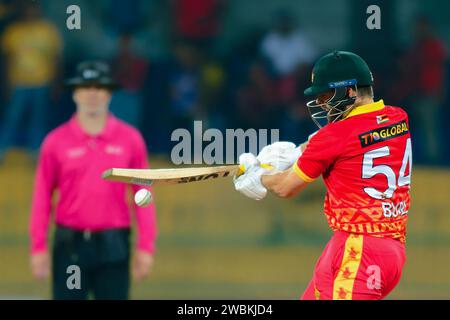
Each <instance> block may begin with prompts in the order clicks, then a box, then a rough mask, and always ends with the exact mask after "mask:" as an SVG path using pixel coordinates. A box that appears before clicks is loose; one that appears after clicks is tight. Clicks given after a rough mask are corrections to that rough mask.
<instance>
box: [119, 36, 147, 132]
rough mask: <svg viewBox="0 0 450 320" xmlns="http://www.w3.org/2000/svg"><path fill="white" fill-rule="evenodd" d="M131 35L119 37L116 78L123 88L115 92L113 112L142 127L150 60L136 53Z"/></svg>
mask: <svg viewBox="0 0 450 320" xmlns="http://www.w3.org/2000/svg"><path fill="white" fill-rule="evenodd" d="M131 41H132V38H131V35H130V34H122V35H121V37H120V38H119V53H118V55H117V57H116V58H115V59H114V61H113V64H112V65H113V66H114V67H113V69H114V74H115V78H116V79H117V81H118V82H119V84H120V86H121V89H120V90H118V91H116V92H115V93H114V94H113V98H112V101H111V106H110V108H111V112H112V113H113V114H114V115H115V116H117V117H118V118H120V119H122V120H124V121H126V122H128V123H129V124H131V125H133V126H136V127H140V125H141V123H139V120H140V119H141V115H142V97H141V89H142V88H143V85H144V81H145V78H146V76H147V70H148V61H147V60H145V59H144V58H141V57H139V56H137V55H136V54H134V52H133V50H132V48H131Z"/></svg>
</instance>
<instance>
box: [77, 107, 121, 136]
mask: <svg viewBox="0 0 450 320" xmlns="http://www.w3.org/2000/svg"><path fill="white" fill-rule="evenodd" d="M69 125H70V127H71V128H72V131H73V132H74V133H75V134H76V135H77V136H78V137H81V138H86V139H87V138H104V139H109V138H111V136H112V135H113V132H114V129H115V128H116V125H117V118H116V117H115V116H114V115H113V114H112V113H109V114H108V117H107V119H106V123H105V127H104V128H103V130H102V132H100V133H99V134H98V135H96V136H92V135H89V134H88V133H86V132H85V131H84V130H83V129H82V128H81V125H80V124H79V123H78V120H77V118H76V115H75V114H74V115H73V116H72V118H71V119H70V120H69Z"/></svg>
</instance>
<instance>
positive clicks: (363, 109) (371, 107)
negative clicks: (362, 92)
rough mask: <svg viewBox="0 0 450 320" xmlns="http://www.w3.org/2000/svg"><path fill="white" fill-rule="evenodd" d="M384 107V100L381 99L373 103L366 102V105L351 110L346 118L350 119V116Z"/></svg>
mask: <svg viewBox="0 0 450 320" xmlns="http://www.w3.org/2000/svg"><path fill="white" fill-rule="evenodd" d="M383 108H384V101H383V100H382V99H381V100H379V101H377V102H373V103H369V104H365V105H362V106H359V107H356V108H355V109H353V110H352V111H350V113H349V114H348V115H347V116H346V117H345V118H344V119H348V118H350V117H353V116H357V115H360V114H365V113H369V112H374V111H378V110H381V109H383Z"/></svg>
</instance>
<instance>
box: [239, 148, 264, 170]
mask: <svg viewBox="0 0 450 320" xmlns="http://www.w3.org/2000/svg"><path fill="white" fill-rule="evenodd" d="M259 164H260V162H259V160H258V159H257V158H256V156H255V155H254V154H253V153H243V154H241V155H240V156H239V169H240V171H241V173H244V172H247V171H248V170H250V168H252V167H259Z"/></svg>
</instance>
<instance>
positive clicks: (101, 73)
mask: <svg viewBox="0 0 450 320" xmlns="http://www.w3.org/2000/svg"><path fill="white" fill-rule="evenodd" d="M65 84H66V86H68V87H70V88H74V87H80V86H88V85H95V86H100V87H105V88H108V89H110V90H114V89H117V88H118V87H119V84H118V83H117V82H116V81H115V80H114V79H113V78H112V76H111V71H110V68H109V66H108V64H107V63H105V62H102V61H83V62H80V63H79V64H78V65H77V71H76V76H75V77H73V78H70V79H67V80H66V81H65Z"/></svg>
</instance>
